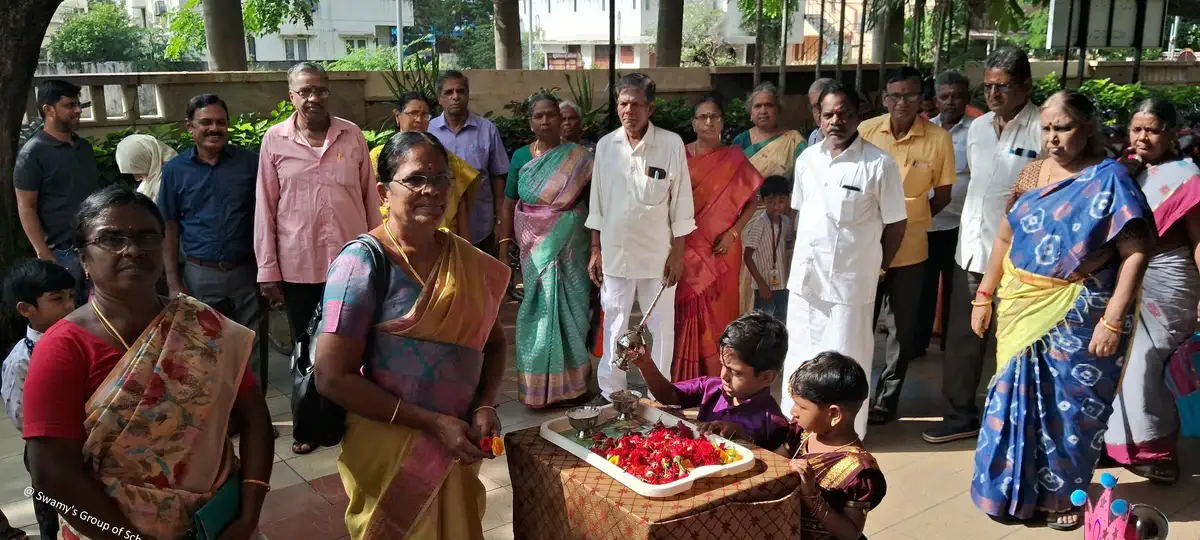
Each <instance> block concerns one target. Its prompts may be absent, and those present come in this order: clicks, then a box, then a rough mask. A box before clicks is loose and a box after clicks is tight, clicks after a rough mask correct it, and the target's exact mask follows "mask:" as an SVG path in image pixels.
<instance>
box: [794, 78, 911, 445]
mask: <svg viewBox="0 0 1200 540" xmlns="http://www.w3.org/2000/svg"><path fill="white" fill-rule="evenodd" d="M854 95H855V94H854V91H853V90H850V89H847V88H846V87H843V86H842V85H840V84H837V83H835V84H834V85H832V86H830V87H829V88H827V89H826V90H825V91H824V92H823V93H822V96H821V101H820V107H821V130H822V132H824V133H825V139H824V140H823V141H821V143H820V144H818V145H816V146H810V147H809V148H808V149H806V150H805V151H804V153H802V154H801V155H800V157H799V158H797V159H796V176H795V178H796V180H795V186H793V188H792V208H795V209H796V210H797V230H796V250H795V252H794V253H793V254H792V269H791V273H790V275H789V277H788V290H789V291H790V294H791V296H790V297H789V299H788V319H787V327H788V339H789V340H788V354H787V358H786V360H785V361H784V368H783V369H784V377H783V379H784V380H785V381H786V380H787V378H788V377H790V376H791V374H792V372H793V371H795V370H796V368H797V367H799V366H800V364H802V363H804V362H807V361H809V360H811V359H812V358H813V357H815V356H816V355H817V354H818V353H821V352H824V351H831V350H832V351H837V352H839V353H842V354H845V355H847V356H849V357H851V358H854V359H855V360H856V361H858V363H859V364H860V365H862V367H863V370H864V371H866V372H867V379H868V380H871V359H872V357H873V354H872V353H873V352H874V339H873V332H872V326H873V323H872V320H871V315H872V313H873V310H874V302H875V289H876V287H877V286H878V284H879V278H880V276H881V275H882V270H883V269H886V268H887V267H888V264H889V263H890V262H891V259H892V257H893V256H894V255H895V254H896V251H897V250H898V249H899V247H900V242H901V240H903V238H904V227H905V221H906V220H905V216H906V214H905V208H904V189H903V186H902V184H901V179H900V168H899V166H897V165H896V162H895V160H893V159H892V157H891V156H889V155H888V154H887V152H884V151H883V150H880V149H879V148H878V147H876V146H874V145H872V144H871V143H869V142H866V141H864V140H863V139H862V138H861V137H859V136H858V113H859V111H858V105H857V102H856V101H855V98H854V97H853V96H854ZM872 386H874V385H873V384H872ZM782 397H783V399H782V400H781V405H782V407H783V411H784V412H785V413H788V412H789V411H791V408H792V399H791V395H790V392H788V391H786V386H785V391H784V392H783V396H782ZM866 406H867V405H866V402H865V401H864V402H863V409H862V410H861V411H860V412H859V414H858V416H857V418H856V421H855V426H854V428H855V431H857V432H858V435H859V437H866V433H867V414H866Z"/></svg>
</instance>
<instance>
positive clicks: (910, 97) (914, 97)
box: [883, 92, 921, 103]
mask: <svg viewBox="0 0 1200 540" xmlns="http://www.w3.org/2000/svg"><path fill="white" fill-rule="evenodd" d="M883 98H884V99H886V100H888V101H893V102H895V101H905V102H907V103H916V102H917V101H920V99H921V94H920V93H919V92H915V93H912V94H885V95H884V96H883Z"/></svg>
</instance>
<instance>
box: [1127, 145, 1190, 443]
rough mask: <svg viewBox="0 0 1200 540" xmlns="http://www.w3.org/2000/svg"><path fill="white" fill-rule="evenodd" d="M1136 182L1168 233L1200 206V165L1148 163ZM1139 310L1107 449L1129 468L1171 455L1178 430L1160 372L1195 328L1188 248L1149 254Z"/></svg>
mask: <svg viewBox="0 0 1200 540" xmlns="http://www.w3.org/2000/svg"><path fill="white" fill-rule="evenodd" d="M1138 180H1139V183H1140V184H1141V185H1142V192H1143V193H1144V194H1145V195H1146V202H1147V203H1149V205H1150V208H1151V209H1153V211H1154V221H1155V225H1156V226H1157V228H1158V234H1159V236H1160V237H1166V236H1167V233H1168V231H1171V230H1172V229H1173V228H1175V226H1176V225H1177V224H1178V223H1180V221H1181V220H1182V219H1183V218H1184V217H1185V216H1187V214H1188V213H1189V212H1191V211H1192V210H1193V209H1195V208H1196V207H1197V205H1200V168H1197V167H1196V165H1195V164H1194V163H1192V161H1191V160H1186V159H1185V160H1179V161H1173V162H1169V163H1163V164H1160V165H1154V166H1151V167H1149V168H1148V169H1147V170H1146V171H1145V173H1143V175H1142V176H1141V177H1139V179H1138ZM1142 287H1143V290H1142V313H1141V320H1140V321H1139V324H1138V329H1137V330H1138V331H1137V333H1136V334H1135V337H1134V339H1133V350H1132V351H1131V353H1130V356H1129V363H1128V365H1127V366H1126V368H1125V379H1124V380H1125V383H1126V384H1125V385H1124V386H1122V388H1121V393H1120V394H1118V395H1117V399H1116V402H1115V403H1114V404H1113V415H1112V417H1111V418H1110V419H1109V421H1108V432H1107V433H1106V434H1105V443H1106V445H1107V447H1106V449H1105V450H1106V452H1107V453H1108V455H1109V456H1110V457H1112V458H1113V459H1114V460H1116V461H1117V462H1119V463H1122V464H1126V465H1133V464H1140V463H1147V462H1153V461H1156V460H1159V459H1164V458H1168V457H1171V456H1172V455H1174V453H1175V441H1176V437H1177V435H1178V431H1179V422H1178V416H1177V412H1176V405H1175V400H1174V396H1173V395H1172V394H1171V392H1170V391H1169V390H1168V389H1167V385H1166V382H1165V379H1164V377H1163V375H1164V371H1165V370H1166V364H1167V362H1168V361H1169V360H1170V358H1171V355H1172V354H1174V352H1175V350H1176V349H1177V348H1178V347H1179V345H1180V344H1182V343H1183V342H1184V341H1185V340H1186V339H1188V338H1190V337H1191V334H1192V333H1193V332H1194V331H1195V330H1196V328H1197V325H1196V303H1197V301H1198V300H1200V273H1198V272H1197V270H1196V260H1195V258H1194V257H1193V254H1192V250H1191V248H1190V247H1188V246H1180V247H1178V248H1175V249H1172V250H1169V251H1166V252H1163V253H1159V254H1157V255H1155V256H1154V257H1153V258H1152V259H1150V265H1149V266H1148V267H1147V268H1146V277H1145V278H1144V279H1143V280H1142Z"/></svg>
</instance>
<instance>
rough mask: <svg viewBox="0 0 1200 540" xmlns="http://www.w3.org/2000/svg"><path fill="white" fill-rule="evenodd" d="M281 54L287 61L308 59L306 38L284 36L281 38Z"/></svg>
mask: <svg viewBox="0 0 1200 540" xmlns="http://www.w3.org/2000/svg"><path fill="white" fill-rule="evenodd" d="M283 56H284V58H286V59H287V60H288V61H289V62H293V61H296V60H299V61H301V62H303V61H305V60H308V38H302V37H298V38H286V39H284V40H283Z"/></svg>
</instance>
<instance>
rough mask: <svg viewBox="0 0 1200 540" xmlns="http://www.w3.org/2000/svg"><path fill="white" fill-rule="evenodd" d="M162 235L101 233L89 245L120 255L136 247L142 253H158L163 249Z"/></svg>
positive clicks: (154, 233)
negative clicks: (131, 247)
mask: <svg viewBox="0 0 1200 540" xmlns="http://www.w3.org/2000/svg"><path fill="white" fill-rule="evenodd" d="M162 244H163V235H162V233H157V232H153V233H143V234H138V235H134V236H128V235H124V234H112V233H101V234H100V235H99V236H97V237H96V238H95V239H93V240H92V241H90V242H88V245H91V246H96V247H98V248H100V249H103V250H104V251H109V252H112V253H120V252H122V251H125V250H127V249H129V247H130V246H134V245H136V246H137V247H138V249H140V250H142V251H158V250H160V249H162Z"/></svg>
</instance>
